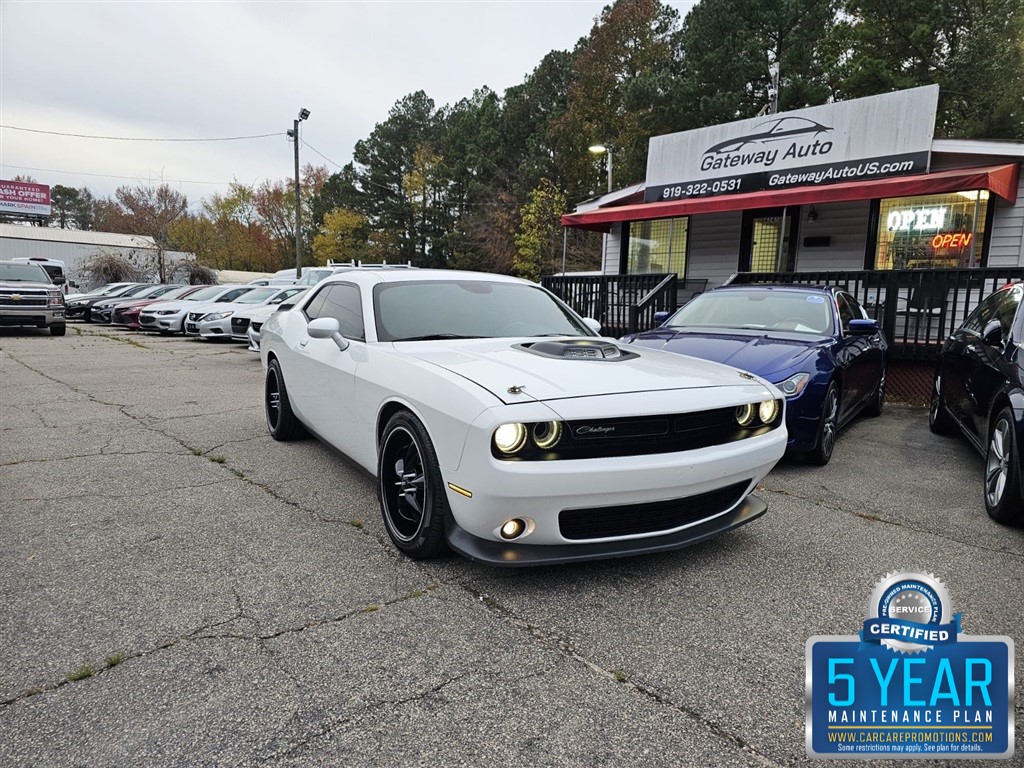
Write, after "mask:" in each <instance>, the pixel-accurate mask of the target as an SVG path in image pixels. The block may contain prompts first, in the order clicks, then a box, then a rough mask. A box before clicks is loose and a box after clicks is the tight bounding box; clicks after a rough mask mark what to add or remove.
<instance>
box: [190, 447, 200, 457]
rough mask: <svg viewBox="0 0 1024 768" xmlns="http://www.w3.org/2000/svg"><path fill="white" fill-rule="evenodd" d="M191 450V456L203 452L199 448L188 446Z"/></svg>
mask: <svg viewBox="0 0 1024 768" xmlns="http://www.w3.org/2000/svg"><path fill="white" fill-rule="evenodd" d="M189 450H190V451H192V455H193V456H202V455H203V452H202V451H201V450H200V449H199V448H189Z"/></svg>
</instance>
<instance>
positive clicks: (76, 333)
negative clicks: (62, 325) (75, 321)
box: [75, 327, 82, 336]
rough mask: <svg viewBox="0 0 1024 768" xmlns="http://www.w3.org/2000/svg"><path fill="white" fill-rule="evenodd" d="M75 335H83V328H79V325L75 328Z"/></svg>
mask: <svg viewBox="0 0 1024 768" xmlns="http://www.w3.org/2000/svg"><path fill="white" fill-rule="evenodd" d="M75 335H76V336H81V335H82V329H81V328H78V327H76V328H75Z"/></svg>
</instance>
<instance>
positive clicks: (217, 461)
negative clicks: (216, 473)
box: [206, 456, 228, 464]
mask: <svg viewBox="0 0 1024 768" xmlns="http://www.w3.org/2000/svg"><path fill="white" fill-rule="evenodd" d="M206 458H208V459H209V460H210V461H212V462H213V463H214V464H223V463H224V462H225V461H227V460H228V457H227V456H207V457H206Z"/></svg>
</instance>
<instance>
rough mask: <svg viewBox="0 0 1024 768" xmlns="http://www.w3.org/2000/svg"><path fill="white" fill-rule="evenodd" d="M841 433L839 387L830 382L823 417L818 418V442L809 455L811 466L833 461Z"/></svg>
mask: <svg viewBox="0 0 1024 768" xmlns="http://www.w3.org/2000/svg"><path fill="white" fill-rule="evenodd" d="M838 433H839V387H838V386H836V383H835V382H834V381H831V382H829V385H828V391H826V392H825V399H824V401H822V404H821V416H819V417H818V442H817V443H816V444H815V446H814V448H812V449H811V450H810V451H808V453H807V460H808V461H809V462H810V463H811V464H817V465H818V466H821V467H823V466H825V465H826V464H828V463H829V461H830V460H831V459H832V451H833V450H834V449H835V447H836V437H837V436H838Z"/></svg>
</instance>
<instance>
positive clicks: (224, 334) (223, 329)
mask: <svg viewBox="0 0 1024 768" xmlns="http://www.w3.org/2000/svg"><path fill="white" fill-rule="evenodd" d="M190 325H191V321H189V320H186V321H185V332H186V333H188V334H189V335H192V331H191V329H190V327H189V326H190ZM198 333H199V335H200V336H201V337H202V338H204V339H230V338H231V318H230V317H225V318H223V319H221V320H202V321H200V322H199V323H198Z"/></svg>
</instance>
